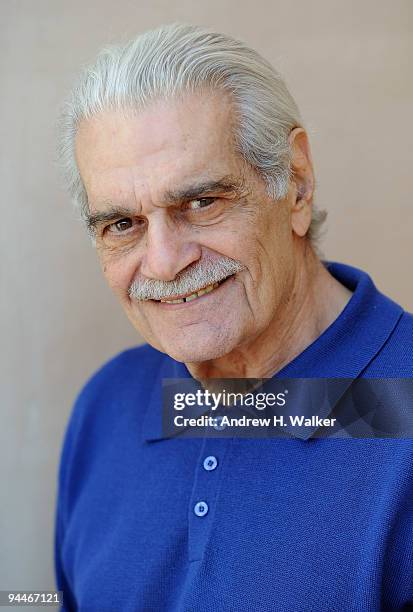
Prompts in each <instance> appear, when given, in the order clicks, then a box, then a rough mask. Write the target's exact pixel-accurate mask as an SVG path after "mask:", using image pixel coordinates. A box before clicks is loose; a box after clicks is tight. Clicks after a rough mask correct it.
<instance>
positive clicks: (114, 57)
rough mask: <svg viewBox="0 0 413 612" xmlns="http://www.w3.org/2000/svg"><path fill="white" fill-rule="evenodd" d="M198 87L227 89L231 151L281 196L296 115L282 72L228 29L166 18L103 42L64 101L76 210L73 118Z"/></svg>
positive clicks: (78, 185) (62, 154) (65, 148)
mask: <svg viewBox="0 0 413 612" xmlns="http://www.w3.org/2000/svg"><path fill="white" fill-rule="evenodd" d="M205 87H207V88H211V89H212V90H217V89H218V90H221V91H225V92H227V93H228V94H229V96H230V99H231V102H232V106H233V109H234V112H235V116H236V121H235V128H234V130H235V133H234V134H233V137H234V142H235V147H236V149H237V152H239V153H240V154H241V155H242V157H243V158H244V159H245V161H246V162H247V163H249V164H250V165H251V166H252V167H253V168H255V169H256V171H257V172H258V173H259V175H260V176H261V177H262V178H263V180H264V181H265V183H266V187H267V192H268V194H269V196H270V197H272V198H273V199H275V200H278V199H282V198H283V197H285V196H286V194H287V190H288V184H289V178H290V176H291V163H290V155H291V153H290V148H289V144H288V137H289V134H290V132H291V130H292V129H293V128H295V127H298V126H300V127H301V126H302V121H301V118H300V113H299V110H298V108H297V105H296V103H295V101H294V99H293V98H292V96H291V94H290V93H289V91H288V89H287V87H286V85H285V83H284V81H283V79H282V78H281V76H280V75H279V74H278V73H277V72H276V71H275V70H274V68H273V67H272V66H271V64H270V63H269V62H267V61H266V60H265V59H264V58H263V57H261V56H260V55H259V54H258V53H257V52H256V51H254V50H253V49H251V48H249V47H248V46H247V45H245V44H244V43H242V42H240V41H238V40H235V39H234V38H232V37H230V36H226V35H224V34H220V33H216V32H212V31H210V30H208V29H206V28H203V27H199V26H192V25H184V24H172V25H166V26H161V27H159V28H158V29H156V30H152V31H149V32H146V33H144V34H142V35H140V36H138V37H137V38H135V39H133V40H131V41H129V42H127V43H126V44H124V45H116V46H110V47H107V48H104V49H102V51H101V52H100V53H99V54H98V56H97V58H96V61H95V62H94V64H92V65H90V66H88V67H87V68H85V69H84V70H83V72H82V74H81V76H80V79H79V81H78V83H77V85H76V86H75V87H74V89H73V91H72V92H71V94H70V96H69V98H68V100H67V101H66V103H65V104H64V107H63V109H62V112H61V115H60V121H59V130H60V133H59V142H58V155H59V159H60V162H61V166H62V169H63V173H64V176H65V180H66V183H67V186H68V189H69V193H70V195H71V197H72V200H73V202H74V204H75V206H76V207H77V208H78V210H79V211H80V213H81V216H82V217H83V218H85V217H86V215H87V212H88V200H87V194H86V190H85V188H84V185H83V182H82V179H81V176H80V174H79V170H78V168H77V164H76V159H75V154H74V141H75V136H76V131H77V128H78V125H79V123H80V121H82V120H83V119H88V118H90V117H92V116H93V115H96V114H98V113H100V112H102V111H105V110H109V109H113V110H126V109H135V110H139V109H140V108H143V107H145V106H147V105H149V104H150V103H151V101H153V100H155V99H167V98H172V97H174V96H178V95H181V94H183V93H185V92H196V91H197V90H199V89H201V88H203V89H205ZM325 217H326V213H325V212H324V211H319V210H317V208H315V207H313V217H312V221H311V225H310V228H309V231H308V237H309V239H310V240H311V241H312V242H313V243H314V242H315V241H316V239H317V237H318V234H319V227H320V226H321V224H322V223H323V221H324V219H325Z"/></svg>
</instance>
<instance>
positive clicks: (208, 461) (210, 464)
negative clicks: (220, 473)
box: [204, 455, 218, 472]
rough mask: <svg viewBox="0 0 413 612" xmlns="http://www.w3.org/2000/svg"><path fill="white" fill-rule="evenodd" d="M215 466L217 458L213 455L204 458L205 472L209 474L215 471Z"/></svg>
mask: <svg viewBox="0 0 413 612" xmlns="http://www.w3.org/2000/svg"><path fill="white" fill-rule="evenodd" d="M217 465H218V461H217V458H216V457H214V456H213V455H210V456H209V457H206V458H205V459H204V469H205V470H206V471H207V472H211V470H215V468H216V467H217Z"/></svg>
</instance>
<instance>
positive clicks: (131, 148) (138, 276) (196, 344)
mask: <svg viewBox="0 0 413 612" xmlns="http://www.w3.org/2000/svg"><path fill="white" fill-rule="evenodd" d="M232 121H233V119H232V112H231V107H230V104H229V102H228V100H227V99H226V98H225V97H224V96H223V95H222V94H219V95H218V94H211V93H204V94H200V93H198V94H196V95H195V94H191V95H188V96H186V97H184V98H183V99H181V100H175V101H168V102H165V101H159V102H156V103H155V102H154V103H152V104H151V105H150V106H149V107H148V108H147V109H145V110H143V111H140V112H139V113H138V114H136V116H132V115H129V116H126V115H125V114H122V113H120V112H105V113H102V114H100V115H97V116H95V117H94V118H92V119H90V120H88V121H84V122H83V123H82V124H81V125H80V127H79V131H78V134H77V138H76V157H77V162H78V166H79V170H80V173H81V176H82V179H83V181H84V185H85V188H86V191H87V195H88V200H89V213H90V221H91V223H92V224H93V226H94V227H95V231H96V246H97V251H98V254H99V259H100V261H101V265H102V269H103V272H104V275H105V277H106V278H107V280H108V282H109V285H110V286H111V288H112V289H113V291H114V292H115V294H116V295H117V296H118V297H119V299H120V301H121V303H122V305H123V307H124V309H125V311H126V314H127V316H128V318H129V319H130V321H131V322H132V324H133V325H134V327H135V328H136V329H137V330H138V331H139V332H140V333H141V334H142V336H143V337H144V338H145V340H146V341H147V342H149V343H150V344H151V345H153V346H155V347H156V348H158V349H159V350H161V351H163V352H165V353H168V354H169V355H171V356H172V357H173V358H175V359H176V360H178V361H183V362H186V363H190V362H201V361H207V360H210V359H214V358H217V357H221V356H223V355H226V354H228V353H230V352H231V351H233V350H234V349H237V348H240V349H241V350H242V348H243V347H245V348H246V347H249V346H252V345H253V343H254V341H256V340H257V339H259V337H260V335H261V334H263V335H265V331H266V330H267V329H268V327H269V326H270V325H274V322H275V321H276V319H277V314H278V313H279V311H280V308H281V306H282V305H283V304H285V301H286V298H287V296H288V292H289V289H290V287H291V281H292V276H293V265H294V257H293V254H294V249H293V233H292V229H291V211H290V200H291V197H292V196H291V193H290V194H289V196H287V198H286V199H285V200H283V201H279V202H275V201H274V200H272V199H270V198H269V197H268V195H267V194H266V190H265V184H264V182H263V180H262V179H261V178H260V177H259V176H258V175H257V173H256V172H255V171H253V169H252V168H251V167H249V166H248V165H247V164H245V162H244V161H243V159H242V158H241V156H240V155H239V154H237V153H236V152H235V150H234V146H233V140H232V133H233V131H232V127H233V126H232ZM290 191H291V190H290ZM235 270H239V271H238V272H236V273H235V274H232V276H230V277H229V278H228V280H226V281H225V282H223V283H221V284H220V285H219V286H216V284H213V285H212V286H213V287H214V288H212V290H210V291H208V292H207V293H204V294H203V295H201V296H198V297H196V296H195V299H191V298H193V297H194V296H193V295H191V297H190V299H189V300H188V301H184V302H182V301H180V302H178V303H173V304H171V303H166V302H164V301H159V298H164V299H168V300H174V299H179V296H181V297H182V295H187V294H188V293H193V292H194V291H196V290H197V289H201V288H204V287H205V286H206V285H210V284H212V283H213V281H217V280H221V279H223V278H225V277H226V276H228V273H232V272H234V271H235ZM144 281H146V283H145V282H144ZM131 288H132V292H131V291H130V290H131ZM208 289H211V286H209V287H208ZM142 297H145V298H148V297H152V298H156V299H137V298H142Z"/></svg>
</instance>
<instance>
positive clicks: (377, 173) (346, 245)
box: [0, 0, 413, 589]
mask: <svg viewBox="0 0 413 612" xmlns="http://www.w3.org/2000/svg"><path fill="white" fill-rule="evenodd" d="M412 13H413V3H412V1H411V0H392V1H391V2H389V1H388V0H357V1H349V0H347V1H346V2H344V0H337V1H335V0H313V1H312V2H304V1H301V2H298V1H293V0H267V1H260V0H257V1H256V2H242V1H241V2H240V0H212V1H211V0H209V1H207V2H205V1H204V2H194V0H175V1H174V2H171V0H156V1H153V2H143V1H140V2H139V0H134V1H133V2H132V1H127V0H117V1H116V2H114V1H113V0H89V1H84V0H83V1H82V2H81V1H80V0H71V1H70V2H69V1H61V0H25V1H18V0H2V1H1V2H0V28H1V32H0V89H1V95H0V110H1V114H0V135H1V139H0V142H1V152H2V153H1V162H0V163H1V166H0V173H1V174H0V176H1V223H0V232H1V234H0V237H1V258H0V273H1V302H0V308H1V318H0V321H1V323H2V332H1V346H2V350H1V360H2V361H1V370H0V372H1V378H2V382H1V395H0V402H1V428H0V432H1V433H0V436H1V438H0V448H1V461H0V470H1V474H0V477H1V483H2V491H1V505H0V521H1V523H0V529H1V533H0V542H1V552H0V589H33V588H36V589H46V588H51V587H52V586H53V584H54V583H53V574H52V532H53V514H54V493H55V472H56V469H57V460H58V453H59V450H60V445H61V438H62V434H63V429H64V426H65V423H66V420H67V417H68V414H69V410H70V407H71V403H72V401H73V398H74V396H75V394H76V393H77V391H78V390H79V388H80V386H81V385H82V384H83V382H84V381H85V380H86V378H87V377H88V376H89V375H90V374H91V373H92V372H93V370H94V369H96V368H97V367H98V366H99V365H100V364H101V363H102V362H103V361H105V360H106V359H108V358H109V357H110V356H112V355H113V354H114V353H116V352H118V351H119V350H121V349H122V348H124V347H127V346H131V345H133V344H135V343H137V342H138V341H139V339H138V338H137V336H136V334H135V332H134V330H133V329H132V328H131V326H130V324H129V323H128V322H127V320H126V317H124V315H123V313H122V312H121V310H120V307H118V305H117V303H116V302H115V299H114V298H113V297H112V295H111V294H110V293H109V289H107V288H106V286H105V284H104V281H103V280H102V278H101V276H100V271H99V269H98V266H97V263H96V261H95V256H94V252H93V249H92V247H91V246H90V245H89V242H88V240H87V238H86V236H85V235H84V233H83V231H82V228H81V227H80V225H79V223H78V222H77V221H75V219H74V215H73V214H72V211H71V208H70V206H69V203H68V199H67V197H66V195H65V194H64V193H63V191H62V190H61V188H60V187H59V179H58V174H57V171H56V168H55V167H54V133H53V130H54V127H53V126H54V121H55V118H56V113H57V108H58V105H59V104H60V102H61V101H62V99H63V97H64V94H65V92H66V91H67V89H68V87H69V86H70V84H71V82H72V79H73V77H74V75H75V74H76V72H77V70H78V69H79V67H80V66H81V65H82V64H83V63H85V62H88V61H90V60H91V59H92V58H93V56H94V54H95V53H96V51H97V49H98V48H99V47H100V46H101V45H103V44H105V43H108V42H111V41H117V40H119V39H126V38H128V37H130V36H132V35H134V34H136V33H138V32H141V31H143V30H145V29H148V28H150V27H154V26H156V25H159V24H161V23H165V22H171V21H177V20H181V21H187V22H194V23H201V24H205V25H210V26H213V27H215V28H217V29H221V30H223V31H225V32H228V33H230V34H233V35H236V36H239V37H241V38H243V39H245V40H246V41H247V42H249V43H250V44H251V45H253V46H255V47H256V48H257V49H258V50H259V51H261V52H262V53H263V54H264V55H265V56H267V57H268V58H269V59H271V60H272V61H273V62H274V63H275V65H276V66H277V67H278V69H279V70H281V72H282V73H283V74H284V76H285V77H286V79H287V83H288V84H289V86H290V89H291V91H292V93H293V95H295V97H296V99H297V101H298V103H299V106H300V107H301V110H302V114H303V116H304V118H305V120H306V121H307V124H308V126H309V129H310V132H311V135H312V143H313V154H314V159H315V165H316V170H317V175H318V195H317V200H318V203H319V204H320V206H322V207H326V208H327V209H328V210H329V221H328V234H327V236H326V238H325V241H324V252H325V254H326V257H327V258H329V259H333V260H341V261H344V262H347V263H350V264H355V265H357V266H359V267H361V268H364V269H365V270H367V271H368V272H369V273H371V275H372V276H373V278H374V279H375V281H376V283H377V285H378V286H379V288H381V289H382V290H383V291H385V292H386V293H388V294H389V295H391V296H392V297H393V298H394V299H396V300H397V301H399V302H400V303H401V304H402V305H403V306H405V307H406V308H407V309H410V310H413V280H412V231H413V204H412V198H411V184H412V182H411V181H412V175H413V172H412V152H411V151H412V142H413V122H412V118H411V115H412V112H411V111H412V104H413V85H412V78H411V77H412V72H411V67H412V64H413V62H412V59H413V58H412V51H413V37H412Z"/></svg>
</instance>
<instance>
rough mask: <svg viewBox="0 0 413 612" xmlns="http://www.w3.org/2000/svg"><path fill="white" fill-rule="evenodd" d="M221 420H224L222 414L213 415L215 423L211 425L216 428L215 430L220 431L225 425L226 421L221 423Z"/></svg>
mask: <svg viewBox="0 0 413 612" xmlns="http://www.w3.org/2000/svg"><path fill="white" fill-rule="evenodd" d="M223 420H224V417H223V416H217V417H215V423H214V425H213V426H212V427H213V428H214V429H216V431H222V430H223V429H225V427H226V426H227V424H226V423H223Z"/></svg>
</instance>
